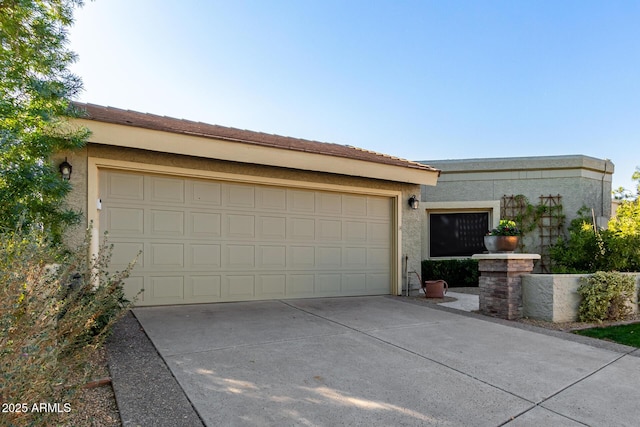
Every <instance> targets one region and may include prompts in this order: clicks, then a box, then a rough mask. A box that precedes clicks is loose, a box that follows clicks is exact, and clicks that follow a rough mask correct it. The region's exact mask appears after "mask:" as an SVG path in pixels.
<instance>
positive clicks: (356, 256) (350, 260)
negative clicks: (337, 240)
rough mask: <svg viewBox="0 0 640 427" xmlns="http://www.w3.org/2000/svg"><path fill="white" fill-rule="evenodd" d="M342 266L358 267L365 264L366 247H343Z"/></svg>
mask: <svg viewBox="0 0 640 427" xmlns="http://www.w3.org/2000/svg"><path fill="white" fill-rule="evenodd" d="M344 266H345V267H346V268H355V269H360V268H363V267H366V266H367V248H365V247H355V248H354V247H349V248H346V249H345V257H344Z"/></svg>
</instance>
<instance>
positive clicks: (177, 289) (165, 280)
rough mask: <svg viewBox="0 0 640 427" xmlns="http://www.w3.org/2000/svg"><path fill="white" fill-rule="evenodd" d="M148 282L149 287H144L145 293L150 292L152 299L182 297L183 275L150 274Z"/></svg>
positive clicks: (178, 298)
mask: <svg viewBox="0 0 640 427" xmlns="http://www.w3.org/2000/svg"><path fill="white" fill-rule="evenodd" d="M149 284H150V286H149V289H148V290H147V289H145V293H150V294H151V298H153V300H168V301H175V300H183V299H184V277H183V276H152V277H150V280H149Z"/></svg>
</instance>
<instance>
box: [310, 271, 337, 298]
mask: <svg viewBox="0 0 640 427" xmlns="http://www.w3.org/2000/svg"><path fill="white" fill-rule="evenodd" d="M341 291H342V275H341V274H335V273H334V274H322V273H320V274H318V275H317V278H316V288H315V293H316V294H317V295H318V296H333V295H339V294H340V293H341Z"/></svg>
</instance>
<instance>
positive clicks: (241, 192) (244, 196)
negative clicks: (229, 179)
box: [223, 184, 255, 209]
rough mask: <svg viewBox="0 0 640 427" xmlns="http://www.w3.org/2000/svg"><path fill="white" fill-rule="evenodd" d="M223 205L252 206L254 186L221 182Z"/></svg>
mask: <svg viewBox="0 0 640 427" xmlns="http://www.w3.org/2000/svg"><path fill="white" fill-rule="evenodd" d="M223 192H224V194H225V196H226V197H225V206H227V207H230V208H245V209H246V208H254V207H255V186H253V185H238V184H223Z"/></svg>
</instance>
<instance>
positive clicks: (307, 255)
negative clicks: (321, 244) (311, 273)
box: [287, 246, 316, 269]
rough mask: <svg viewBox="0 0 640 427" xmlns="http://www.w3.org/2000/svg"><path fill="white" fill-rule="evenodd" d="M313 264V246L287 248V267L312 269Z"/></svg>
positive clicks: (314, 261)
mask: <svg viewBox="0 0 640 427" xmlns="http://www.w3.org/2000/svg"><path fill="white" fill-rule="evenodd" d="M315 263H316V260H315V248H314V247H313V246H290V247H289V263H288V264H287V265H288V266H289V267H290V268H293V269H302V268H313V267H314V266H315Z"/></svg>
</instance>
